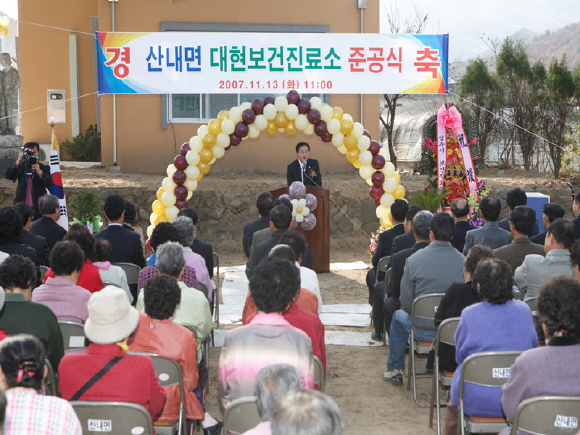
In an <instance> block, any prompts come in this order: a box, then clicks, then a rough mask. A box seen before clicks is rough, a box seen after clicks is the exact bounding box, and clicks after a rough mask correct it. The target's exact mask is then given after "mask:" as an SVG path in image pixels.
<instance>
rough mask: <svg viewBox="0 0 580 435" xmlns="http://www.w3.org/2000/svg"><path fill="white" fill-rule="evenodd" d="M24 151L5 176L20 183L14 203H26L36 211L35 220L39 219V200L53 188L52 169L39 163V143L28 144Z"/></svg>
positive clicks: (25, 145)
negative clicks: (47, 190)
mask: <svg viewBox="0 0 580 435" xmlns="http://www.w3.org/2000/svg"><path fill="white" fill-rule="evenodd" d="M22 151H23V152H22V154H20V155H19V156H18V159H17V160H16V163H15V164H14V165H12V166H10V167H9V168H8V169H7V170H6V174H5V175H6V178H7V179H9V180H12V181H18V186H17V187H16V194H15V195H14V203H15V204H16V203H17V202H25V203H26V204H28V205H29V206H30V207H32V208H33V209H34V219H38V218H39V217H40V214H39V213H38V198H40V197H41V196H44V195H46V193H47V192H46V189H48V188H49V187H51V186H52V177H51V175H50V168H49V167H48V166H47V165H43V164H42V163H40V162H39V161H38V156H39V151H40V145H38V142H26V143H25V144H24V147H23V148H22Z"/></svg>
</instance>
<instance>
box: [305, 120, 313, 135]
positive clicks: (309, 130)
mask: <svg viewBox="0 0 580 435" xmlns="http://www.w3.org/2000/svg"><path fill="white" fill-rule="evenodd" d="M303 131H304V133H305V134H307V135H311V134H314V124H310V123H308V125H307V126H306V128H305V129H304V130H303Z"/></svg>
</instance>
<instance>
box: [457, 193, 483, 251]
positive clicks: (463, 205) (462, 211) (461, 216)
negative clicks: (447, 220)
mask: <svg viewBox="0 0 580 435" xmlns="http://www.w3.org/2000/svg"><path fill="white" fill-rule="evenodd" d="M468 215H469V203H468V202H467V200H466V199H465V198H457V199H454V200H453V202H452V203H451V216H453V220H454V221H455V229H454V230H453V239H452V240H451V244H452V245H453V247H454V248H455V249H457V250H458V251H459V252H463V247H464V246H465V235H466V234H467V232H468V231H471V230H476V229H477V227H476V226H475V225H472V224H471V223H469V221H468V220H467V218H468Z"/></svg>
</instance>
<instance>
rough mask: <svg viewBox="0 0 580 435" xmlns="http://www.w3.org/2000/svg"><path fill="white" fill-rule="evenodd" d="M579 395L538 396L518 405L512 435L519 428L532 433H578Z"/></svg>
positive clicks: (550, 434) (514, 434) (555, 434)
mask: <svg viewBox="0 0 580 435" xmlns="http://www.w3.org/2000/svg"><path fill="white" fill-rule="evenodd" d="M579 420H580V397H566V396H539V397H532V398H530V399H527V400H524V401H523V402H522V403H520V405H519V406H518V409H517V411H516V416H515V418H514V423H513V425H512V431H511V434H512V435H516V434H517V433H518V431H519V430H521V431H526V432H529V433H533V434H545V435H560V434H561V435H564V434H566V435H567V434H576V433H578V429H579V428H578V421H579Z"/></svg>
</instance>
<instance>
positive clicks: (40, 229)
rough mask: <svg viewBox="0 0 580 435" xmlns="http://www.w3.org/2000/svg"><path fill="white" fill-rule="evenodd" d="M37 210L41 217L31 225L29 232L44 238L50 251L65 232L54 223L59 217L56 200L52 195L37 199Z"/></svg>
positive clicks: (58, 207)
mask: <svg viewBox="0 0 580 435" xmlns="http://www.w3.org/2000/svg"><path fill="white" fill-rule="evenodd" d="M38 210H39V211H40V214H41V215H42V216H41V217H40V219H38V220H35V221H34V222H33V223H32V227H31V228H30V232H31V233H32V234H36V235H37V236H42V237H44V238H45V239H46V244H47V245H48V250H49V251H50V250H51V249H52V247H53V246H54V245H55V244H56V242H60V241H61V240H62V239H63V238H64V236H66V230H65V229H64V228H63V227H61V226H60V225H59V224H57V223H56V222H57V221H58V218H59V217H60V205H59V203H58V198H57V197H56V196H54V195H44V196H41V197H40V198H39V199H38Z"/></svg>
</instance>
